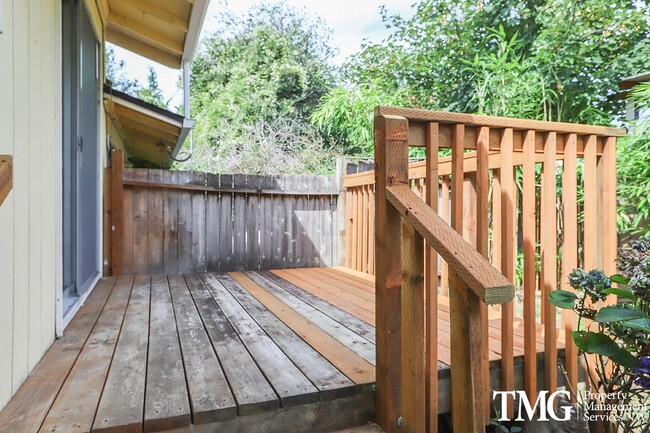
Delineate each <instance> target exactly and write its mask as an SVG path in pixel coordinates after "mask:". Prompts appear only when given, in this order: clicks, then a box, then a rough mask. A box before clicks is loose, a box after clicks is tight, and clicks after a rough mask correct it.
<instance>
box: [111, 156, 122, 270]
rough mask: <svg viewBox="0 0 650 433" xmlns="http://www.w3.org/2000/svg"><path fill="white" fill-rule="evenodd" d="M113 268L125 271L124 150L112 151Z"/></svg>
mask: <svg viewBox="0 0 650 433" xmlns="http://www.w3.org/2000/svg"><path fill="white" fill-rule="evenodd" d="M111 233H112V234H111V269H112V275H113V276H119V275H122V274H123V273H124V256H123V254H124V152H123V151H122V150H113V152H112V153H111Z"/></svg>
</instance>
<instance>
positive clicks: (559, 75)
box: [344, 0, 650, 123]
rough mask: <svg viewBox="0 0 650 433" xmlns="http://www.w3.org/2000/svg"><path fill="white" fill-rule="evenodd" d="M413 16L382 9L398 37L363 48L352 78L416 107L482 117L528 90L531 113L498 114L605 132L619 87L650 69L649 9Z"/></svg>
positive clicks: (584, 3) (569, 2)
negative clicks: (601, 126)
mask: <svg viewBox="0 0 650 433" xmlns="http://www.w3.org/2000/svg"><path fill="white" fill-rule="evenodd" d="M414 9H415V11H414V15H413V16H412V17H411V18H408V19H405V18H402V17H400V16H394V15H390V14H389V13H388V12H387V11H386V10H385V9H383V11H382V18H383V20H384V24H385V25H386V26H387V27H388V28H390V29H392V30H393V32H392V34H391V35H390V36H389V37H388V38H387V39H385V40H384V41H382V42H380V43H376V44H367V45H366V46H365V47H363V49H362V50H361V51H360V52H359V53H358V54H357V55H356V56H354V57H353V58H352V59H351V61H350V62H349V63H348V64H347V65H346V67H345V71H344V75H345V77H346V78H347V79H349V80H350V81H351V82H352V83H358V84H360V83H365V82H368V80H370V79H375V80H379V81H381V82H382V83H384V84H385V91H386V92H389V93H391V92H395V91H396V90H398V89H401V90H402V91H404V92H405V94H406V95H407V96H406V99H407V103H408V105H411V106H415V107H421V108H429V109H442V110H450V111H464V112H477V111H484V112H485V113H486V114H493V112H492V111H491V110H485V108H499V107H502V104H498V103H496V102H495V101H497V100H498V99H499V98H503V97H504V95H505V96H507V97H508V99H512V98H511V95H509V94H508V92H511V91H513V89H517V88H520V87H521V88H526V89H528V90H531V91H530V92H528V91H527V92H521V95H519V97H524V98H525V99H526V101H525V109H524V110H520V109H519V108H517V109H516V110H514V112H506V113H503V112H502V111H503V110H499V112H500V113H501V114H505V115H510V116H513V115H524V116H526V117H533V118H539V119H544V118H545V119H547V120H558V121H568V122H583V123H608V122H610V121H611V120H613V119H616V118H620V117H621V116H622V113H623V108H624V107H623V104H622V102H621V101H620V100H618V99H616V98H612V97H611V96H612V94H613V92H614V91H615V89H616V88H617V81H618V80H619V79H620V78H622V77H623V76H626V75H630V74H631V73H635V72H638V71H643V70H647V69H650V42H649V40H648V39H649V36H650V30H649V29H650V26H649V25H648V24H649V23H650V8H647V6H646V4H645V2H640V1H636V0H528V1H524V2H522V1H515V0H483V1H479V2H476V1H473V0H459V1H457V2H447V1H444V0H424V1H420V2H418V3H417V4H415V5H414ZM513 41H514V43H513ZM504 44H505V45H504ZM500 50H501V51H500ZM499 62H501V63H499ZM468 65H469V67H468ZM472 66H473V67H472ZM495 67H496V68H495ZM502 81H506V82H507V83H506V85H505V86H504V85H503V84H502ZM508 83H511V84H512V85H508ZM486 86H487V87H486ZM541 90H544V92H542V91H541ZM481 92H483V93H481ZM490 98H495V99H490ZM511 102H512V101H511ZM481 106H482V107H481ZM481 108H483V110H481Z"/></svg>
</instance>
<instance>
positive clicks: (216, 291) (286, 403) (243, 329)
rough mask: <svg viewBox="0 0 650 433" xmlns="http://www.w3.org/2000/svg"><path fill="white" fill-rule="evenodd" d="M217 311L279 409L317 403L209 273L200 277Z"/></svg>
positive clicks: (296, 372) (299, 376)
mask: <svg viewBox="0 0 650 433" xmlns="http://www.w3.org/2000/svg"><path fill="white" fill-rule="evenodd" d="M200 278H201V280H202V281H203V284H204V285H205V286H206V287H207V288H208V290H209V291H210V293H211V294H212V297H213V298H214V299H215V300H216V301H217V303H218V304H219V307H220V308H221V311H223V313H224V314H225V316H226V318H227V319H228V321H229V322H230V324H231V325H232V327H233V329H234V330H235V332H237V335H238V336H239V339H240V340H241V341H242V342H243V343H244V345H245V346H246V348H247V349H248V352H249V353H250V354H251V356H252V357H253V359H254V360H255V363H256V364H257V365H258V367H259V368H260V370H261V371H262V373H263V374H264V377H266V379H267V380H268V381H269V384H271V386H272V387H273V389H274V390H275V393H276V394H277V395H278V397H279V398H280V404H281V405H282V407H290V406H296V405H300V404H308V403H312V402H315V401H318V400H319V395H318V390H317V389H316V387H315V386H314V385H313V384H312V383H311V382H310V381H309V379H307V377H305V375H304V374H303V373H302V372H301V371H300V370H299V369H298V367H296V366H295V365H294V364H293V362H292V361H291V359H289V358H288V357H287V355H286V354H285V353H284V352H283V351H282V350H281V349H280V348H279V347H278V346H277V344H275V342H274V341H273V339H271V337H269V336H268V335H267V334H266V333H265V332H264V330H263V329H262V328H261V327H260V325H259V324H258V323H257V322H256V321H255V320H254V319H253V318H252V317H251V316H250V314H248V312H247V311H246V310H245V309H244V308H243V307H242V306H241V305H240V304H239V302H237V300H236V299H235V298H234V297H233V296H232V295H231V294H230V292H229V291H227V290H226V288H225V287H224V285H223V284H222V282H221V281H220V280H219V279H217V278H216V277H215V276H214V275H213V274H203V275H201V276H200Z"/></svg>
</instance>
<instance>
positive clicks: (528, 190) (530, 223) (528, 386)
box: [522, 131, 537, 401]
mask: <svg viewBox="0 0 650 433" xmlns="http://www.w3.org/2000/svg"><path fill="white" fill-rule="evenodd" d="M523 156H524V164H523V166H524V167H523V170H524V174H523V185H522V186H523V197H522V231H523V233H522V234H523V242H524V275H523V277H524V278H523V283H524V389H525V390H526V395H527V396H528V399H529V400H530V401H533V400H534V399H535V398H536V396H537V347H536V343H537V334H536V326H535V325H536V322H537V319H536V312H535V288H536V285H537V284H536V283H537V281H536V270H535V263H536V259H537V258H536V254H535V253H536V250H537V245H536V242H537V236H536V234H537V215H536V214H537V211H536V203H535V195H536V194H535V131H527V132H526V135H525V137H524V152H523Z"/></svg>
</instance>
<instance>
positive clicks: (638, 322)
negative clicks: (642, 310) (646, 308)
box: [621, 317, 650, 332]
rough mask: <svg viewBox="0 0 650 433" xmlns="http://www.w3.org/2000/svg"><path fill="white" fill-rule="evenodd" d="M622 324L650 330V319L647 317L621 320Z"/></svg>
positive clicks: (646, 330)
mask: <svg viewBox="0 0 650 433" xmlns="http://www.w3.org/2000/svg"><path fill="white" fill-rule="evenodd" d="M621 325H623V326H626V327H628V328H632V329H638V330H639V331H645V332H650V319H649V318H646V317H643V318H640V319H632V320H626V321H624V322H621Z"/></svg>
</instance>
